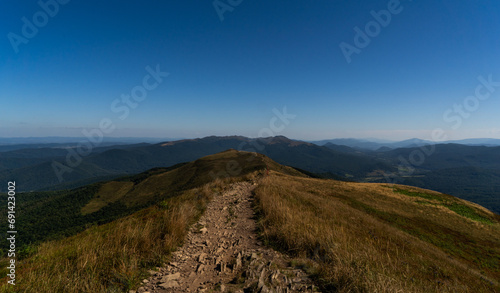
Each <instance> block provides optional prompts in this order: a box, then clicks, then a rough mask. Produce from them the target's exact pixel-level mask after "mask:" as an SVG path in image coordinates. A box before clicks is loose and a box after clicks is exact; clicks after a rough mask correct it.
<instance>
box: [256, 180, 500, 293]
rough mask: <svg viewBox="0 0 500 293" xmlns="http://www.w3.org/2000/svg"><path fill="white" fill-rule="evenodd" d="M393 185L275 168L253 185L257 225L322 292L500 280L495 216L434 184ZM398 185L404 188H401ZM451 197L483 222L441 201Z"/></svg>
mask: <svg viewBox="0 0 500 293" xmlns="http://www.w3.org/2000/svg"><path fill="white" fill-rule="evenodd" d="M398 188H399V189H400V190H406V192H407V193H409V194H402V192H395V191H393V190H392V189H390V188H387V187H386V186H383V185H380V184H359V183H349V182H338V181H331V180H320V179H310V178H307V179H305V178H297V177H294V178H291V177H290V176H286V175H283V174H279V173H274V172H272V174H271V175H270V176H268V177H266V178H264V179H263V180H262V182H261V184H260V185H259V187H258V188H257V189H256V191H255V192H256V198H257V208H258V210H259V212H260V218H261V220H260V222H259V227H260V229H261V232H262V236H263V239H264V240H265V241H266V242H267V243H268V244H270V245H272V246H274V247H276V248H278V249H281V250H284V251H286V252H288V253H290V254H292V255H294V256H295V257H296V258H297V261H296V264H297V265H300V266H303V267H304V268H306V269H307V270H308V271H309V273H311V274H312V275H313V277H314V278H315V280H316V281H317V282H318V283H319V284H320V285H321V287H322V289H323V290H324V291H326V292H332V291H339V292H494V291H499V290H500V287H499V285H498V283H497V281H496V280H498V279H499V278H500V268H499V267H498V263H500V237H499V236H500V224H499V223H498V217H497V216H496V215H494V214H493V213H490V212H488V211H487V210H481V209H479V208H476V207H474V206H472V205H469V204H468V203H467V202H465V201H461V200H459V199H455V198H453V197H450V196H446V195H441V194H439V193H437V192H430V191H429V192H426V191H423V190H420V189H409V188H408V187H404V186H400V187H398ZM403 193H404V192H403ZM411 193H422V194H424V193H425V194H426V195H425V197H427V199H426V200H428V201H435V202H436V203H441V202H448V201H451V200H452V199H453V200H454V201H456V204H458V203H460V204H461V205H463V206H466V207H467V208H469V209H471V210H473V211H474V212H475V213H480V214H481V216H484V217H486V218H487V219H488V221H490V222H491V223H490V224H484V223H483V222H481V221H475V220H474V219H470V218H468V217H464V216H463V215H460V213H458V214H457V213H455V212H454V211H452V210H451V209H449V208H447V207H445V206H442V205H436V206H434V205H422V204H419V203H417V202H416V201H418V200H422V197H417V196H415V194H411Z"/></svg>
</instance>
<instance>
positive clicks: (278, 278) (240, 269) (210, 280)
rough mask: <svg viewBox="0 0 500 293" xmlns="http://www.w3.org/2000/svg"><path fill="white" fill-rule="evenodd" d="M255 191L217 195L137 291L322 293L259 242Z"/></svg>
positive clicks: (238, 187)
mask: <svg viewBox="0 0 500 293" xmlns="http://www.w3.org/2000/svg"><path fill="white" fill-rule="evenodd" d="M255 187H256V183H249V182H238V183H234V184H232V185H231V186H230V188H229V190H227V191H225V192H224V193H222V194H220V195H215V196H214V198H213V199H212V201H211V202H210V203H209V204H208V206H207V209H206V211H205V213H204V214H203V216H202V217H201V218H200V220H199V221H198V222H197V223H196V224H194V225H193V226H192V227H191V228H190V231H189V233H188V235H187V238H186V242H185V243H184V245H183V246H182V247H180V248H179V249H178V250H177V251H175V252H174V253H173V256H172V260H171V261H170V263H168V264H166V265H165V266H164V267H161V268H158V270H156V271H150V273H151V277H150V278H149V279H146V280H144V281H143V284H142V287H140V288H139V289H138V290H137V292H138V293H146V292H151V293H152V292H235V293H237V292H238V293H239V292H241V293H243V292H245V293H246V292H276V293H278V292H280V293H281V292H319V291H317V289H316V287H315V286H313V285H312V282H311V280H310V279H309V278H308V277H307V275H306V274H305V273H304V272H303V271H302V270H300V269H295V268H292V267H290V266H289V262H288V261H287V258H286V257H285V256H284V255H282V254H280V253H278V252H276V251H274V250H272V249H270V248H267V247H264V246H263V245H262V243H261V242H260V241H259V240H258V239H257V234H256V223H255V219H254V211H253V210H252V201H253V196H252V190H253V189H254V188H255Z"/></svg>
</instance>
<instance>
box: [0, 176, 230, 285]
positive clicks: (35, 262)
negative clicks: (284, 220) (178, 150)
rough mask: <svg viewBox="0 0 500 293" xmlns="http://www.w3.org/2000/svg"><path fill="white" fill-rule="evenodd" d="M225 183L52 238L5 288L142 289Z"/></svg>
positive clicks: (214, 184)
mask: <svg viewBox="0 0 500 293" xmlns="http://www.w3.org/2000/svg"><path fill="white" fill-rule="evenodd" d="M226 181H228V180H226ZM225 185H226V183H225V182H224V181H223V180H216V181H215V182H213V183H210V184H207V185H205V186H203V187H200V188H195V189H191V190H188V191H186V192H184V193H183V194H181V195H179V196H177V197H174V198H170V199H167V200H164V201H162V202H160V203H159V204H157V205H155V206H152V207H149V208H147V209H144V210H141V211H139V212H136V213H134V214H132V215H130V216H128V217H126V218H123V219H120V220H116V221H114V222H111V223H108V224H105V225H102V226H95V227H92V228H90V229H87V230H86V231H84V232H82V233H79V234H77V235H75V236H72V237H69V238H67V239H64V240H58V241H52V242H46V243H44V244H42V245H40V246H39V247H38V251H37V253H36V254H35V255H33V256H32V257H30V258H28V259H26V260H24V261H23V262H22V263H21V266H20V267H19V268H18V271H17V280H18V283H17V284H16V286H15V287H12V286H10V287H9V286H7V285H5V284H6V280H5V279H3V280H0V284H1V285H0V286H2V287H0V291H1V292H40V293H43V292H68V293H71V292H124V291H127V290H129V289H133V288H137V286H138V285H139V282H140V281H141V280H142V279H144V278H145V277H146V276H147V275H148V274H147V269H150V268H153V267H155V266H160V265H162V264H163V263H164V262H165V261H166V260H167V259H168V257H169V255H170V253H171V252H172V251H173V250H174V249H175V248H176V247H177V246H178V245H180V244H181V243H182V241H183V239H184V236H185V234H186V232H187V228H188V226H189V224H191V223H193V222H194V221H195V220H196V219H197V218H198V217H199V216H200V215H201V213H202V212H203V211H204V209H205V207H206V203H207V202H208V200H209V199H210V197H211V196H212V195H213V194H214V193H218V192H220V191H221V190H222V189H223V188H224V186H225ZM5 266H6V265H5ZM5 266H4V265H3V264H2V267H5ZM0 273H1V274H2V275H5V274H6V273H5V272H4V271H2V272H0ZM13 289H15V290H16V291H13Z"/></svg>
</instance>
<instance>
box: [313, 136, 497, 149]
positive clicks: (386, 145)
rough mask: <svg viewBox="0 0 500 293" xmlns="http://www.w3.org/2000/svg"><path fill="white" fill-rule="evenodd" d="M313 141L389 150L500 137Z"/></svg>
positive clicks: (474, 143) (492, 143) (491, 143)
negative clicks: (445, 139)
mask: <svg viewBox="0 0 500 293" xmlns="http://www.w3.org/2000/svg"><path fill="white" fill-rule="evenodd" d="M311 143H314V144H317V145H321V146H323V145H326V144H328V143H331V144H335V145H343V146H348V147H351V148H356V149H362V150H372V151H376V150H381V151H384V150H388V149H397V148H409V147H419V146H423V145H429V144H448V143H455V144H463V145H471V146H500V139H494V138H470V139H463V140H449V141H439V142H436V141H431V140H423V139H419V138H412V139H407V140H402V141H392V142H391V141H380V140H376V139H373V140H371V139H357V138H335V139H325V140H318V141H311Z"/></svg>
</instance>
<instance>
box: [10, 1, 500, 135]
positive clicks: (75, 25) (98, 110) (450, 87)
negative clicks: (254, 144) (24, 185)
mask: <svg viewBox="0 0 500 293" xmlns="http://www.w3.org/2000/svg"><path fill="white" fill-rule="evenodd" d="M64 2H67V3H65V4H63V3H64ZM41 3H47V4H46V6H47V7H49V8H48V9H49V11H50V12H51V14H53V16H50V15H48V13H47V12H44V10H43V8H42V6H40V4H38V3H37V1H6V2H5V3H3V4H2V6H3V7H2V9H1V11H2V12H0V16H1V17H0V30H1V34H0V36H1V39H0V89H1V106H2V107H0V137H26V136H82V131H83V130H84V129H86V130H92V129H99V123H100V121H102V120H103V119H107V120H106V121H111V123H112V126H113V130H112V131H109V133H107V134H106V135H108V136H115V137H119V136H144V137H146V136H147V137H173V138H175V137H178V138H181V137H182V138H187V137H202V136H207V135H233V134H237V135H244V136H250V137H256V136H258V135H259V134H268V133H272V134H275V135H286V136H288V137H291V138H297V139H306V140H308V139H326V138H339V137H357V138H362V137H377V138H384V139H394V140H399V139H407V138H412V137H419V138H422V139H431V138H432V135H431V133H432V131H433V130H434V129H437V128H440V129H442V130H443V132H444V133H445V135H446V138H448V139H462V138H472V137H492V138H500V115H498V113H499V110H500V86H498V85H497V84H496V82H497V81H498V82H500V58H499V57H498V56H499V55H498V52H500V38H499V36H500V3H499V2H498V1H493V0H491V1H486V0H478V1H451V0H443V1H430V0H422V1H410V0H401V1H399V4H398V1H396V0H390V1H385V0H384V1H348V0H345V1H333V0H331V1H326V0H318V1H297V0H290V1H262V0H255V1H249V0H240V1H238V0H232V1H228V0H217V1H152V0H151V1H148V0H143V1H76V0H73V1H68V0H65V1H63V0H59V2H56V0H42V1H41ZM54 3H56V5H57V9H56V8H55V7H56V6H54ZM214 3H215V4H216V5H215V6H217V7H218V9H219V11H218V10H217V8H216V7H215V6H214ZM231 3H232V5H233V6H231ZM227 5H229V6H227ZM227 7H229V8H230V9H229V10H225V11H223V9H225V8H227ZM382 10H383V11H382ZM372 11H373V12H375V13H377V14H379V15H382V16H381V19H382V21H386V23H385V25H382V24H380V20H379V22H377V19H376V18H375V17H374V15H373V13H372ZM381 11H382V12H381ZM385 11H387V13H389V14H384V12H385ZM44 13H45V16H46V18H44ZM220 15H222V17H223V19H221V17H220ZM387 15H390V21H388V18H385V20H384V17H383V16H387ZM23 17H25V19H27V20H28V22H30V23H31V24H33V26H35V28H36V29H37V30H38V31H37V32H36V33H33V32H32V31H29V29H27V28H25V29H24V32H23V26H26V25H25V23H24V22H23ZM34 17H35V20H34ZM35 22H36V23H37V24H38V25H37V24H35ZM367 25H368V29H369V30H370V29H372V30H371V31H369V34H371V36H368V37H367V38H369V44H368V45H366V46H364V47H363V48H357V53H353V54H351V55H349V57H350V59H351V60H350V62H348V61H347V59H346V57H345V54H344V53H343V52H342V50H341V44H342V43H345V44H349V45H351V46H353V47H355V46H356V43H355V40H354V39H355V38H356V34H357V32H356V31H355V27H358V28H359V29H360V30H361V31H362V32H363V33H366V29H367ZM370 25H371V26H370ZM377 25H378V27H377ZM26 32H28V35H26ZM29 33H31V35H30V34H29ZM20 40H23V41H20ZM365 40H366V39H365ZM358 44H359V43H358ZM360 47H361V46H360ZM16 49H17V52H16ZM148 66H149V68H151V69H156V67H157V66H159V70H160V71H161V72H168V74H169V75H168V76H167V77H164V78H162V80H161V82H160V83H158V85H157V87H155V88H154V89H152V90H148V91H146V97H145V98H144V99H142V100H141V101H140V102H134V107H135V108H132V107H130V106H126V107H128V113H127V115H124V113H125V112H124V111H117V110H116V109H117V107H119V106H122V107H124V106H125V105H126V104H125V103H124V102H122V101H121V100H120V99H121V96H122V95H131V93H132V91H133V89H134V88H135V89H137V87H141V86H143V79H144V78H145V76H147V75H148V74H149V73H148V70H146V67H148ZM480 77H482V78H483V79H486V80H488V79H490V80H491V82H492V84H493V86H491V84H490V90H488V88H487V87H485V86H483V88H481V89H480V91H479V92H480V93H482V94H489V96H488V98H487V99H479V98H477V97H476V96H475V91H476V88H477V87H478V86H480V85H481V84H482V83H481V82H480V81H479V80H478V78H480ZM149 81H150V83H153V81H155V80H152V79H151V80H149ZM491 82H490V83H491ZM143 88H144V87H143ZM491 89H492V90H491ZM468 97H469V98H468ZM117 99H118V102H119V103H118V104H115V109H114V110H113V106H112V105H113V102H114V101H116V100H117ZM464 103H466V105H465V106H464ZM467 103H468V104H467ZM454 105H458V106H459V107H462V108H461V109H462V112H459V111H458V110H457V108H454ZM460 105H461V106H460ZM284 107H286V111H287V112H288V113H289V114H290V115H292V114H293V115H295V118H293V119H289V120H288V121H287V122H288V124H284V123H283V121H281V120H279V119H278V120H276V119H275V117H276V111H273V109H277V110H279V111H280V112H282V111H283V109H284ZM122 109H123V108H122ZM124 116H126V117H124ZM122 118H123V119H122ZM273 122H274V127H273V125H270V124H273Z"/></svg>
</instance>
